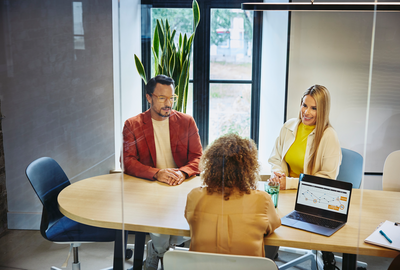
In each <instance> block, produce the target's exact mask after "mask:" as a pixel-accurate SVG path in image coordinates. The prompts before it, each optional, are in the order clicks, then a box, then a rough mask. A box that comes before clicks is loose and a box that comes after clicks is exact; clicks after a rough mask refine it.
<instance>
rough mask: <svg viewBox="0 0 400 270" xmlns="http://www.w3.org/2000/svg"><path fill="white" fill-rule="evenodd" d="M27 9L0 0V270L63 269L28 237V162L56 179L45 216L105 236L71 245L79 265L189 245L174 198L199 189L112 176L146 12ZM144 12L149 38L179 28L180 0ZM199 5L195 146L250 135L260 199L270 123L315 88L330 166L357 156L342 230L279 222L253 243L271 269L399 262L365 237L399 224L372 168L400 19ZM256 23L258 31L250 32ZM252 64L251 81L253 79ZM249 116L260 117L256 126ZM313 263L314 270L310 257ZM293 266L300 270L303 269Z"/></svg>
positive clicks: (279, 122) (287, 206)
mask: <svg viewBox="0 0 400 270" xmlns="http://www.w3.org/2000/svg"><path fill="white" fill-rule="evenodd" d="M42 2H43V1H27V0H25V1H6V0H2V1H0V14H1V16H0V17H1V22H0V91H1V92H0V101H1V104H0V105H1V107H0V109H1V134H2V146H3V148H4V153H2V151H0V153H1V156H0V161H2V162H3V163H2V164H0V165H1V167H0V168H2V169H1V170H0V193H1V194H2V196H1V197H2V201H1V203H0V206H1V209H0V211H1V212H0V220H1V221H2V224H1V227H0V228H3V229H2V230H0V238H1V240H0V241H1V243H2V245H1V246H0V261H1V263H2V266H3V267H7V268H21V269H32V270H33V269H45V268H50V267H51V266H55V267H62V265H63V264H64V262H65V261H66V260H67V256H68V252H69V247H70V246H69V245H68V244H67V245H60V244H57V243H55V242H59V241H56V240H50V241H48V240H46V239H45V238H44V237H43V236H42V234H41V232H40V231H39V230H40V226H41V225H40V224H41V222H42V221H43V220H42V209H43V206H42V203H41V201H40V199H39V198H38V196H37V195H36V193H35V191H34V189H33V188H32V186H31V184H30V183H29V181H28V179H27V176H26V175H25V170H26V168H27V166H28V165H29V164H30V163H31V162H32V161H34V160H36V159H38V158H40V157H51V158H53V159H54V160H55V161H56V162H57V163H58V164H59V165H60V166H61V168H62V169H63V171H64V172H65V174H66V176H67V178H68V180H69V183H70V185H67V187H63V188H62V191H61V193H60V194H57V198H58V201H57V205H53V208H54V209H55V210H56V211H57V210H58V209H59V210H60V211H61V213H62V214H63V215H65V216H67V217H68V218H69V219H70V220H71V222H78V223H81V224H86V225H88V226H93V228H94V227H95V228H108V229H110V230H112V232H113V235H115V238H114V239H113V241H111V242H97V240H99V238H95V239H86V240H82V242H87V241H89V242H96V243H91V244H89V243H84V244H82V245H81V246H80V247H79V248H78V250H79V261H80V262H81V264H82V268H89V269H90V268H93V269H104V268H108V267H114V269H128V268H131V267H132V266H133V265H135V267H137V268H138V269H141V267H142V260H143V258H146V257H148V246H147V243H148V241H149V240H150V236H149V235H148V233H156V234H157V233H159V234H165V235H171V236H173V237H172V238H171V239H176V238H174V237H186V238H183V239H184V240H188V239H189V238H188V237H189V236H190V229H189V224H188V223H187V220H186V218H185V216H184V213H185V205H186V200H187V194H188V193H189V192H190V191H191V190H192V189H194V188H196V187H200V186H202V185H204V183H203V179H202V178H201V176H196V175H195V174H194V175H193V176H192V177H190V178H188V179H187V180H185V181H184V182H183V183H180V184H179V185H175V186H169V185H168V184H166V183H163V182H160V181H156V180H155V179H154V177H155V178H157V175H156V174H155V172H154V171H153V174H151V171H152V170H151V169H149V170H148V171H146V169H143V168H141V169H134V170H133V171H132V168H130V167H129V164H128V166H125V167H124V165H123V164H124V161H125V158H124V155H123V153H124V150H125V151H126V149H124V146H125V147H128V146H129V147H132V145H133V147H132V149H134V148H135V147H136V145H135V144H136V142H135V140H133V141H131V142H132V145H128V144H129V141H128V140H127V137H128V135H130V134H131V133H130V130H125V131H124V123H125V121H126V120H127V119H129V118H131V117H133V116H136V115H139V114H140V113H142V111H143V110H142V104H143V102H146V100H145V95H144V94H143V93H144V92H143V89H142V81H141V79H140V77H139V75H138V74H137V71H136V67H135V64H134V59H133V54H136V55H138V56H139V58H141V57H142V54H141V51H142V50H144V47H142V40H146V42H145V43H143V44H146V46H147V45H149V44H150V43H151V42H148V41H149V40H151V39H152V38H153V37H152V36H145V34H144V33H142V32H141V29H142V27H141V16H146V15H145V14H141V12H142V11H143V10H142V8H141V7H142V5H141V2H140V1H114V0H102V1H95V2H93V1H73V2H65V1H60V0H57V1H51V3H42ZM153 2H154V8H152V9H151V13H150V14H147V15H149V16H150V17H151V20H150V21H151V27H150V29H151V30H150V31H151V34H153V31H154V19H156V18H168V19H169V21H170V24H171V26H172V27H174V28H176V29H177V30H178V32H179V31H180V32H182V33H184V32H191V29H192V17H191V16H192V13H191V12H192V11H191V1H181V2H177V1H171V7H169V6H166V5H167V4H166V2H165V1H161V2H162V3H164V6H162V3H161V4H160V1H153ZM189 2H190V3H189ZM199 2H200V7H201V14H203V15H202V17H201V21H200V23H201V25H200V26H199V28H198V30H197V31H198V32H196V41H198V43H196V46H195V47H194V48H193V60H192V62H193V65H191V71H190V74H191V75H190V81H189V85H190V91H189V102H188V104H189V107H188V111H187V112H188V114H189V115H191V116H193V117H194V120H195V122H196V124H197V127H198V128H199V134H200V139H201V140H202V141H203V138H201V137H202V136H206V137H207V138H206V139H205V140H204V141H205V142H207V145H203V150H205V149H206V148H207V147H208V142H210V145H211V143H212V142H213V141H215V140H216V139H217V138H219V137H220V136H222V135H223V134H226V133H230V132H234V133H237V134H239V135H240V136H241V137H244V138H253V137H254V133H255V132H258V133H257V136H258V137H259V141H258V143H257V148H258V161H259V163H260V165H261V171H260V174H261V177H260V179H261V180H262V181H260V182H259V188H260V189H261V190H263V189H264V187H263V184H264V182H263V181H265V180H266V179H268V178H270V175H271V165H270V162H269V161H268V159H269V158H270V156H271V152H272V150H273V149H274V147H275V143H276V138H277V137H278V136H279V132H280V130H281V128H282V126H283V124H284V123H285V122H286V121H288V120H289V119H292V118H298V117H299V111H300V106H301V100H302V95H303V93H304V91H305V90H306V89H307V88H309V87H310V86H312V85H315V84H319V85H323V86H325V87H326V88H327V89H328V90H329V92H330V98H331V101H330V103H331V105H330V113H329V120H330V121H329V122H330V125H331V126H332V127H333V129H334V130H335V133H336V134H337V137H338V140H339V143H340V147H341V148H342V163H343V162H345V160H346V164H348V163H351V162H354V161H355V159H354V158H352V159H350V161H348V159H346V156H345V153H347V151H346V150H345V149H347V150H351V151H353V152H355V153H357V154H359V155H361V156H362V159H363V161H362V171H361V175H362V176H361V177H362V179H361V180H362V181H361V184H360V187H359V188H358V187H356V186H355V187H354V189H353V193H352V196H351V199H350V212H349V218H348V220H347V224H346V225H345V226H344V227H343V228H341V229H340V230H339V231H338V232H336V233H335V234H333V235H332V236H330V237H325V236H320V235H317V234H314V233H309V232H304V231H300V230H295V229H291V228H289V227H287V226H283V225H282V226H280V227H279V228H278V229H276V230H275V232H274V233H273V234H270V235H268V236H266V237H265V238H264V241H265V243H266V244H267V245H269V246H281V249H280V250H279V252H278V254H279V256H278V257H277V258H276V260H275V262H276V263H277V265H278V266H282V265H284V264H285V262H287V261H291V260H292V259H293V258H294V257H295V256H297V255H293V254H294V253H292V251H293V250H290V249H289V248H304V249H313V250H320V251H334V254H335V255H336V256H337V257H336V265H337V266H338V267H339V268H341V269H346V267H347V269H354V264H355V261H357V263H358V264H359V265H360V266H363V267H365V266H366V264H367V269H369V270H374V269H387V268H388V266H389V264H390V263H391V262H392V260H393V258H394V257H395V256H397V255H398V251H396V250H394V249H385V248H380V247H379V246H376V245H371V244H367V243H365V242H364V240H365V239H366V238H367V237H368V236H370V235H371V234H372V233H373V232H374V231H375V229H376V228H377V227H378V226H379V224H380V223H381V222H384V221H386V220H388V221H391V222H398V221H400V220H399V218H400V212H399V210H398V207H397V205H398V203H399V196H398V192H399V191H398V190H397V191H386V190H385V189H386V186H384V185H383V176H385V175H388V174H387V173H386V171H384V166H385V162H386V159H387V157H388V156H389V154H390V153H392V152H394V151H396V150H399V149H400V140H399V139H398V133H399V131H400V117H399V116H400V91H399V90H398V87H397V85H399V80H400V79H399V76H398V74H399V68H400V67H399V64H398V63H400V48H399V46H398V44H399V42H400V32H399V31H398V25H399V20H400V17H399V16H400V14H399V13H397V12H282V11H265V12H260V11H254V12H252V11H243V10H240V5H238V4H237V2H236V1H231V2H232V3H233V4H232V5H230V4H229V3H228V2H227V1H199ZM211 2H212V3H211ZM168 3H169V2H168ZM156 4H157V5H156ZM160 5H161V6H160ZM146 8H147V6H146ZM204 14H208V15H207V16H204ZM261 14H262V20H261V23H262V32H260V33H261V35H258V34H257V35H255V34H254V31H255V29H256V28H257V27H255V25H256V26H257V23H258V21H257V18H259V17H258V16H260V15H261ZM259 26H260V25H258V27H259ZM143 28H144V27H143ZM257 29H260V28H257ZM260 39H261V42H259V41H260ZM201 42H203V43H201ZM199 44H201V45H202V46H199ZM204 48H207V49H206V51H205V50H204ZM147 49H149V48H147ZM257 50H260V51H261V54H257V55H259V56H260V57H261V65H260V66H257V64H256V63H255V62H254V61H255V60H260V59H257V57H255V52H257ZM199 52H201V53H199ZM149 56H150V57H151V54H149ZM142 60H143V59H142ZM196 61H198V62H197V63H196ZM199 61H200V64H199ZM148 62H150V63H151V58H150V59H148ZM194 63H196V65H194ZM199 66H204V67H205V68H204V69H202V71H201V74H199V73H200V71H199V70H196V69H195V68H193V67H199ZM255 69H258V71H259V73H260V74H261V76H259V78H258V77H257V76H253V75H254V74H256V73H255V72H254V70H255ZM152 70H153V69H152ZM256 84H259V85H260V91H259V92H257V91H255V90H254V85H256ZM258 94H259V96H258ZM258 99H259V100H258ZM257 102H259V106H258V107H257V106H256V107H254V106H253V105H254V104H257ZM254 108H259V111H257V112H256V115H257V117H259V121H258V120H257V121H255V116H254V111H253V110H254ZM318 113H320V111H319V110H318V106H317V114H318ZM257 119H258V118H257ZM254 122H257V125H255V124H254ZM256 126H257V127H258V128H259V129H257V128H255V127H256ZM179 128H181V126H178V127H177V128H176V129H179ZM257 130H258V131H257ZM123 132H124V134H125V137H124V136H123V135H122V134H123ZM184 132H187V130H184V131H180V133H179V134H182V133H184ZM194 133H196V132H194ZM147 136H148V134H147V133H146V134H145V133H143V134H139V136H138V137H137V138H136V140H138V139H139V140H141V141H145V140H151V139H152V138H154V136H149V137H147ZM124 143H125V144H124ZM154 151H155V150H154ZM154 151H153V153H154ZM151 155H152V154H151V153H150V150H149V151H148V158H149V159H154V158H155V157H151ZM146 158H147V157H146ZM174 162H176V167H182V166H183V165H182V164H180V163H179V161H175V160H174ZM178 163H179V164H178ZM355 166H356V165H354V168H355ZM150 167H151V166H150ZM154 167H155V166H154ZM223 168H224V169H225V168H226V169H227V167H223ZM340 169H343V168H342V167H340V168H339V171H340ZM385 170H386V168H385ZM146 172H148V173H147V174H146ZM185 173H186V172H185ZM129 174H131V175H129ZM132 175H135V176H132ZM182 175H184V174H183V173H182ZM321 175H322V174H321ZM321 175H320V176H321ZM357 177H358V176H357ZM257 178H258V175H257ZM337 180H339V181H343V180H346V179H344V178H340V177H338V179H337ZM385 181H386V180H385ZM389 181H390V180H389ZM67 183H68V182H67ZM295 193H296V192H295V190H281V191H280V194H279V197H278V198H279V199H278V205H277V208H276V212H277V213H278V215H279V216H280V217H283V216H284V215H286V214H288V213H289V212H290V211H291V210H293V207H294V198H295V197H294V196H295ZM222 200H223V196H222V194H221V201H222ZM222 209H223V208H222ZM244 214H247V212H245V213H244ZM72 220H74V221H72ZM44 221H45V220H44ZM94 230H95V229H93V231H94ZM385 232H386V233H387V236H388V237H389V238H391V237H392V238H394V237H396V236H393V235H392V232H391V231H390V230H389V231H386V229H385ZM102 235H104V233H102ZM382 237H383V236H382ZM382 237H381V239H380V240H379V243H381V244H382V241H383V242H385V239H386V238H382ZM171 241H172V242H171V248H173V249H179V248H182V249H187V248H188V247H189V245H190V241H189V240H188V241H186V242H185V243H184V244H183V245H181V246H179V244H180V243H181V242H182V241H175V240H171ZM174 241H175V242H174ZM177 246H178V247H177ZM27 247H28V251H27V250H26V248H27ZM285 248H286V249H285ZM21 252H22V253H24V260H21V259H20V257H21V256H20V255H21ZM133 252H135V253H136V254H135V256H132V255H133V254H132V253H133ZM353 255H356V257H354V256H353ZM316 256H317V257H318V258H319V262H320V265H319V269H322V268H323V266H322V265H321V263H322V262H323V259H322V255H321V254H320V253H317V255H316ZM72 257H73V255H72V256H71V257H70V258H69V259H68V260H67V269H68V268H71V263H72ZM343 260H344V262H345V263H347V265H345V263H344V262H343ZM299 267H303V268H305V269H310V268H311V263H310V261H306V262H303V263H301V264H299ZM352 267H353V268H352Z"/></svg>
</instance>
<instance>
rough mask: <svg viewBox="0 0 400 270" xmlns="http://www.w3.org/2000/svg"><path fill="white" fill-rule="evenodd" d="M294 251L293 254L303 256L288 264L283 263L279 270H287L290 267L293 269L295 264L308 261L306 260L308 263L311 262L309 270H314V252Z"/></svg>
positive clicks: (282, 248) (283, 248)
mask: <svg viewBox="0 0 400 270" xmlns="http://www.w3.org/2000/svg"><path fill="white" fill-rule="evenodd" d="M280 249H281V250H288V249H287V248H285V247H280ZM294 251H295V252H294V253H299V254H303V255H302V256H300V257H298V258H296V259H294V260H292V261H290V262H287V263H285V264H283V265H280V266H279V270H286V269H288V268H291V267H293V266H295V265H297V264H300V263H302V262H305V261H308V260H310V262H311V269H312V270H315V269H316V265H315V264H316V261H315V259H316V254H315V253H314V251H312V250H303V249H295V250H294Z"/></svg>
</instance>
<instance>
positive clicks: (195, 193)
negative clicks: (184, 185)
mask: <svg viewBox="0 0 400 270" xmlns="http://www.w3.org/2000/svg"><path fill="white" fill-rule="evenodd" d="M205 195H207V188H205V187H197V188H194V189H192V190H191V191H190V192H189V193H188V195H187V197H188V199H199V198H200V197H203V196H205Z"/></svg>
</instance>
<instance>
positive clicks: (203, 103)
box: [141, 0, 263, 148]
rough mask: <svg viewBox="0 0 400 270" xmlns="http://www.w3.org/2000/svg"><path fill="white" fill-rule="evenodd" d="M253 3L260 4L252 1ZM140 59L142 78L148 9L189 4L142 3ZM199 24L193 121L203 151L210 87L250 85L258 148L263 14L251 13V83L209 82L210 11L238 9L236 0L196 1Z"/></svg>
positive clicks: (147, 60) (182, 0)
mask: <svg viewBox="0 0 400 270" xmlns="http://www.w3.org/2000/svg"><path fill="white" fill-rule="evenodd" d="M254 2H263V1H260V0H255V1H254ZM141 3H142V9H141V10H142V59H143V61H142V62H143V65H144V66H145V71H146V74H151V38H152V36H151V35H152V34H151V29H150V27H146V25H147V26H149V25H150V22H151V21H150V20H151V16H150V14H151V8H192V0H142V1H141ZM198 4H199V7H200V23H199V25H198V27H197V30H196V37H195V39H194V45H193V46H194V48H196V49H195V50H194V51H193V63H192V65H193V80H191V81H190V82H191V83H193V117H194V119H195V121H196V124H197V127H198V129H199V135H200V139H201V144H202V146H203V148H206V147H207V145H208V144H209V114H210V98H209V96H210V84H211V83H223V84H243V83H245V84H251V111H250V138H251V139H253V140H254V141H255V143H256V145H258V142H259V127H260V96H261V49H262V22H263V12H254V20H253V51H252V78H251V80H211V79H210V76H209V74H210V25H211V20H210V16H211V9H219V8H220V9H224V8H226V9H241V4H242V1H238V0H231V1H226V0H204V1H202V0H198ZM142 93H143V100H142V110H143V111H145V110H147V109H148V108H149V107H148V104H147V101H146V92H145V89H144V83H142Z"/></svg>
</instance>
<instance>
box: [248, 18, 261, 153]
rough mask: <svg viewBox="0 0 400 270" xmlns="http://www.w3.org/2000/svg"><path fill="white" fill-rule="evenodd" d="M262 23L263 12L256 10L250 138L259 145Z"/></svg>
mask: <svg viewBox="0 0 400 270" xmlns="http://www.w3.org/2000/svg"><path fill="white" fill-rule="evenodd" d="M262 23H263V12H254V20H253V61H252V81H253V84H252V87H251V112H250V119H251V120H250V138H251V139H253V140H254V141H255V143H256V145H258V143H259V137H260V132H259V131H260V97H261V48H262Z"/></svg>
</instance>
